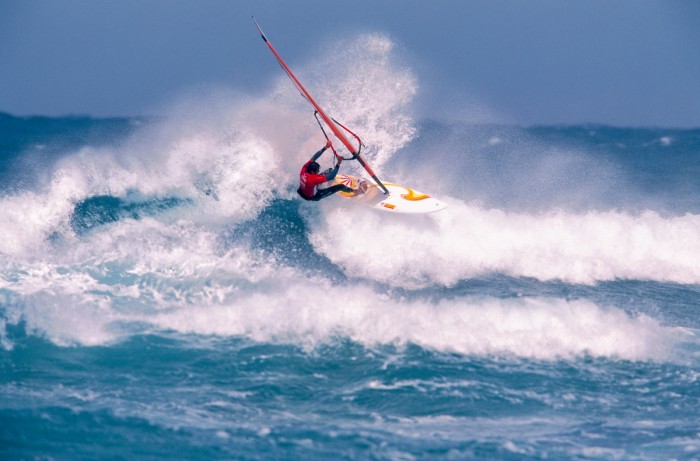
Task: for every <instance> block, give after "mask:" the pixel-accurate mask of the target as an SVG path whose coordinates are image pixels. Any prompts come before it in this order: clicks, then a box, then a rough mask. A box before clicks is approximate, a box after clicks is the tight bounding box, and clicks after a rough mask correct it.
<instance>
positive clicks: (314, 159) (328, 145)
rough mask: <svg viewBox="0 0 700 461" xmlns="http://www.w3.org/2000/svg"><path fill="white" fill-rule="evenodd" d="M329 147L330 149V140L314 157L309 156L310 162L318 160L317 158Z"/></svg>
mask: <svg viewBox="0 0 700 461" xmlns="http://www.w3.org/2000/svg"><path fill="white" fill-rule="evenodd" d="M329 147H331V142H330V140H329V141H327V142H326V145H325V146H323V147H322V148H321V150H320V151H318V152H316V153H315V154H314V155H312V156H311V160H312V161H313V162H315V161H316V160H318V158H319V157H320V156H321V155H322V154H323V153H324V152H325V151H326V149H328V148H329Z"/></svg>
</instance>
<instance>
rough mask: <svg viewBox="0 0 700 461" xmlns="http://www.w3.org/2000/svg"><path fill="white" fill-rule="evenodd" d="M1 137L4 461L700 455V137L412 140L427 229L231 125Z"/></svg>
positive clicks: (442, 131)
mask: <svg viewBox="0 0 700 461" xmlns="http://www.w3.org/2000/svg"><path fill="white" fill-rule="evenodd" d="M239 110H243V109H241V108H234V109H233V111H234V112H236V111H239ZM0 120H1V122H2V123H0V139H2V145H1V149H2V152H1V157H0V180H1V181H2V182H3V187H2V196H1V197H0V214H2V216H3V219H2V221H0V229H1V231H0V235H1V236H2V239H1V241H0V255H1V258H0V345H1V347H0V458H2V459H425V460H433V459H518V460H519V459H651V460H655V459H695V458H697V457H698V456H700V438H699V437H698V434H700V418H698V416H697V415H698V413H700V370H699V364H700V343H699V341H698V331H699V330H700V316H699V315H698V309H700V262H699V261H700V215H699V214H698V213H699V212H700V201H699V200H698V198H697V197H699V196H700V195H699V194H698V193H699V192H700V190H699V189H700V186H699V183H698V181H697V178H698V177H700V176H699V175H698V173H700V171H699V168H700V166H699V165H700V164H699V160H698V159H699V156H698V152H699V151H700V129H697V130H675V129H647V128H619V127H607V126H597V125H596V126H554V127H514V126H502V125H460V124H456V123H447V122H439V121H434V120H433V121H431V120H424V121H416V122H415V123H414V124H413V125H412V126H413V127H414V129H415V131H413V132H412V133H411V136H410V137H409V138H410V140H409V141H407V142H406V143H405V145H403V146H402V147H401V148H400V149H398V150H397V151H396V152H393V151H391V152H389V154H390V155H387V154H383V155H385V157H386V158H385V160H384V161H383V162H382V161H381V155H378V156H377V157H376V158H375V160H376V161H377V162H378V164H379V168H380V171H381V173H380V175H381V176H382V177H387V178H388V177H389V176H390V175H393V177H391V178H389V179H391V180H396V181H400V182H402V183H407V182H410V183H411V184H412V185H415V187H416V188H418V189H419V190H422V191H425V192H429V193H432V194H433V195H435V196H437V197H439V198H441V199H443V200H445V201H446V202H447V203H448V206H449V207H448V209H446V210H444V211H442V212H439V213H436V214H433V215H429V216H420V217H414V218H411V217H397V216H392V215H389V214H386V213H381V212H375V211H372V210H369V209H365V208H362V207H358V206H355V205H353V204H352V203H349V202H348V201H347V200H346V199H343V198H340V197H333V198H330V199H328V200H325V201H323V202H321V203H318V204H309V203H301V202H300V201H299V200H298V199H297V197H296V196H295V193H294V188H295V182H294V181H295V173H296V169H297V164H300V163H299V162H300V161H302V160H303V159H304V158H305V156H306V155H307V154H306V151H307V150H308V151H311V150H313V147H315V144H314V142H308V143H307V141H306V140H302V141H298V140H297V141H293V140H289V139H287V141H289V142H290V143H291V145H294V146H295V149H293V151H295V152H296V151H298V153H294V154H289V150H288V149H280V148H278V147H276V144H275V143H276V141H275V139H274V138H266V137H265V136H264V135H261V134H259V133H257V134H256V133H253V134H251V130H252V128H250V127H251V126H254V125H253V124H252V122H251V123H250V124H249V123H248V122H244V121H242V120H240V119H236V117H231V118H226V123H224V122H221V120H220V118H217V117H214V121H216V122H217V123H216V125H217V129H216V130H213V129H211V126H210V124H209V123H203V122H202V123H200V122H199V121H198V122H196V123H195V122H190V121H183V120H179V119H175V120H162V121H159V122H148V121H144V120H129V119H118V120H111V119H110V120H97V119H90V118H59V119H48V118H15V117H12V116H9V115H2V117H1V118H0ZM311 128H313V127H311ZM397 129H398V128H397ZM309 133H313V135H311V134H310V136H316V137H317V136H318V135H317V134H316V133H315V132H313V131H309ZM281 136H283V135H281ZM376 136H378V139H379V141H381V139H382V138H381V134H377V135H376ZM316 137H313V138H312V139H313V141H316ZM294 143H296V144H294ZM379 144H381V143H379ZM289 145H290V144H285V146H287V147H288V146H289ZM427 151H429V152H431V155H430V156H428V155H426V154H425V152H427ZM421 153H423V154H421ZM380 154H381V152H380ZM369 155H370V156H371V155H372V151H369ZM260 165H265V168H262V169H261V168H260ZM273 166H275V167H274V168H273ZM347 168H348V169H351V168H352V167H351V166H347ZM417 172H419V174H417Z"/></svg>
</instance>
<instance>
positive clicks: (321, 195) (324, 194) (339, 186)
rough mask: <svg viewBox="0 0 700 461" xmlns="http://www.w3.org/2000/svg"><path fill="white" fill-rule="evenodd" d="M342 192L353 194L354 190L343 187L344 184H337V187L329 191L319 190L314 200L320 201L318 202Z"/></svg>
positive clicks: (330, 188) (328, 189)
mask: <svg viewBox="0 0 700 461" xmlns="http://www.w3.org/2000/svg"><path fill="white" fill-rule="evenodd" d="M340 191H343V192H352V189H351V188H349V187H348V186H345V185H343V184H336V185H335V186H332V187H329V188H327V189H318V190H317V191H316V195H314V198H313V199H312V200H316V201H318V200H321V199H324V198H326V197H328V196H329V195H333V194H335V193H336V192H340Z"/></svg>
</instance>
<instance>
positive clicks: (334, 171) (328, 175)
mask: <svg viewBox="0 0 700 461" xmlns="http://www.w3.org/2000/svg"><path fill="white" fill-rule="evenodd" d="M339 169H340V165H336V166H335V168H333V169H332V170H330V171H329V172H328V173H326V181H331V180H333V179H335V175H337V174H338V170H339Z"/></svg>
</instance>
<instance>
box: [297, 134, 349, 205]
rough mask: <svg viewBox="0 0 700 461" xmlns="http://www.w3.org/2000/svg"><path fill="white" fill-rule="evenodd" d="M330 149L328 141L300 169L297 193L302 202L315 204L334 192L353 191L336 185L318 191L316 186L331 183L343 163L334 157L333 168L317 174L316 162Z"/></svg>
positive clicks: (318, 168)
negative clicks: (308, 201) (306, 201)
mask: <svg viewBox="0 0 700 461" xmlns="http://www.w3.org/2000/svg"><path fill="white" fill-rule="evenodd" d="M329 147H331V141H330V140H328V142H326V145H325V146H323V147H322V148H321V150H319V151H318V152H316V153H315V154H314V155H313V156H312V157H311V159H310V160H309V161H308V162H306V163H305V164H304V166H302V167H301V171H300V172H299V189H297V192H298V193H299V195H300V196H301V198H303V199H304V200H310V201H314V202H317V201H319V200H321V199H323V198H326V197H328V196H330V195H333V194H335V193H336V192H341V191H342V192H353V189H351V188H350V187H347V186H345V185H343V184H336V185H335V186H331V187H328V188H325V189H320V188H319V187H318V186H319V185H320V184H323V183H324V182H327V181H332V180H333V179H335V175H337V174H338V170H339V169H340V164H341V163H342V162H343V158H342V157H340V156H338V155H336V162H337V163H336V164H335V168H329V169H327V170H325V171H324V172H323V173H321V174H319V170H320V169H321V165H319V164H318V163H317V162H316V160H318V159H319V157H321V155H322V154H323V153H324V152H325V151H326V149H328V148H329Z"/></svg>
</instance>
